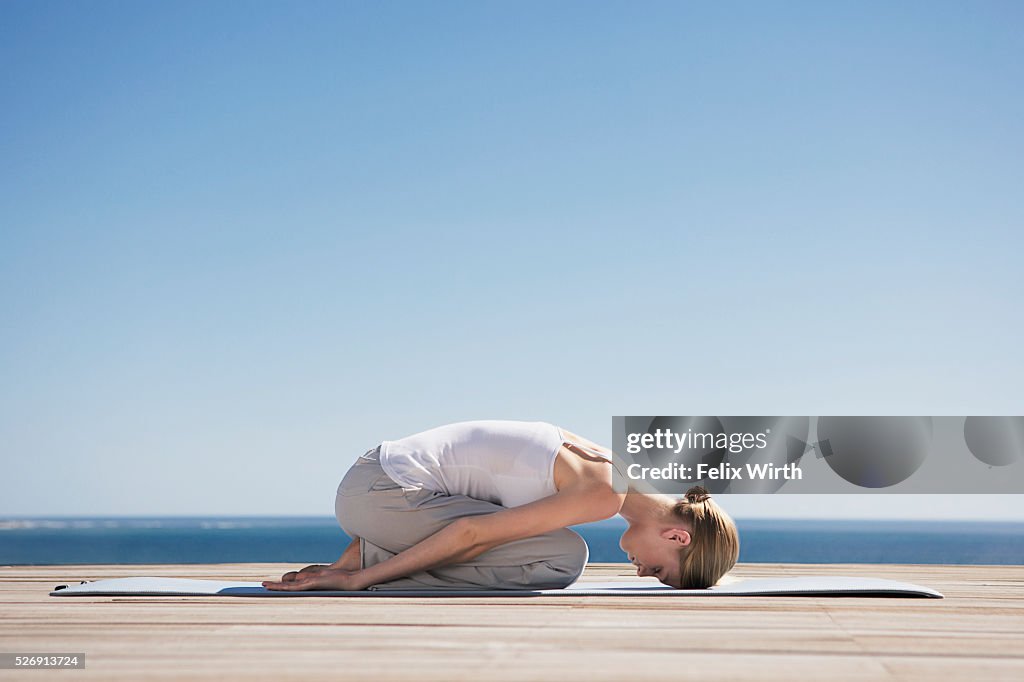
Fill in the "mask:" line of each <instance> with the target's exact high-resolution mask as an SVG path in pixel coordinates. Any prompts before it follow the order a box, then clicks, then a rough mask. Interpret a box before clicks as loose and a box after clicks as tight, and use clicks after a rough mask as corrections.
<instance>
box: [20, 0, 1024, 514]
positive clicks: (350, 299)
mask: <svg viewBox="0 0 1024 682" xmlns="http://www.w3.org/2000/svg"><path fill="white" fill-rule="evenodd" d="M1022 19H1024V5H1022V4H1021V3H1019V2H974V3H964V2H931V1H930V2H900V3H888V2H881V3H869V2H849V3H831V2H830V3H821V2H774V3H768V2H749V3H683V2H670V3H654V2H646V3H629V2H615V3H612V2H557V3H549V2H524V1H516V2H459V3H450V2H383V3H377V2H360V3H351V2H324V3H319V2H302V3H285V2H277V3H264V2H250V1H246V2H181V1H178V0H175V1H174V2H52V1H32V2H24V1H12V0H6V1H5V2H2V3H0V63H2V64H3V68H0V459H2V463H3V474H2V476H0V514H3V515H48V514H50V515H57V514H80V515H100V514H102V515H135V514H161V515H163V514H325V515H329V514H332V513H333V496H334V490H335V488H336V486H337V484H338V481H339V480H340V478H341V476H342V474H343V473H344V471H345V469H346V468H347V467H348V465H349V464H350V463H351V462H352V461H353V460H354V459H355V458H356V457H357V456H358V455H360V454H362V453H363V452H364V451H365V450H367V449H368V448H370V447H372V446H373V445H374V444H375V443H377V442H379V441H380V440H382V439H385V438H393V437H400V436H402V435H406V434H408V433H412V432H414V431H419V430H421V429H423V428H427V427H430V426H435V425H438V424H441V423H446V422H451V421H460V420H464V419H475V418H509V419H543V420H547V421H551V422H554V423H557V424H561V425H563V426H565V427H567V428H569V429H571V430H572V431H575V432H577V433H582V434H584V435H587V436H589V437H591V438H593V439H595V440H598V441H603V442H608V440H609V438H610V433H611V416H612V415H615V414H683V415H689V414H698V415H705V414H794V415H801V414H809V415H821V414H922V415H940V414H1022V408H1024V404H1022V390H1021V387H1022V385H1024V362H1022V361H1021V350H1020V349H1021V346H1022V344H1021V336H1022V332H1024V319H1022V318H1024V306H1022V305H1021V303H1020V301H1021V299H1022V298H1024V274H1022V273H1024V268H1022V267H1021V252H1022V246H1024V230H1022V228H1024V202H1022V196H1024V195H1022V192H1021V188H1022V186H1024V174H1022V171H1024V90H1022V88H1021V83H1022V82H1024V42H1022V41H1021V40H1020V34H1021V29H1022ZM731 504H732V506H731V507H729V506H728V505H727V508H731V509H732V510H733V511H734V513H736V515H738V516H747V517H751V516H758V515H767V516H780V515H799V516H829V515H852V516H858V515H874V516H878V515H882V516H897V517H900V516H905V517H915V518H918V517H921V516H940V517H959V516H961V515H968V516H974V517H981V518H1024V498H1022V496H1004V497H998V498H995V497H993V498H986V497H984V496H978V497H975V498H971V499H970V500H969V501H954V502H953V503H951V501H950V500H949V499H947V498H935V497H926V496H917V497H900V498H892V497H888V498H886V497H884V496H871V497H868V496H847V497H839V496H836V497H832V498H826V499H823V500H820V499H819V500H813V499H810V498H806V499H799V498H796V497H787V496H775V497H773V498H770V499H769V498H765V497H754V498H744V499H736V500H734V501H731Z"/></svg>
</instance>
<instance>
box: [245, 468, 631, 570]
mask: <svg viewBox="0 0 1024 682" xmlns="http://www.w3.org/2000/svg"><path fill="white" fill-rule="evenodd" d="M620 506H621V499H620V497H619V496H618V495H616V494H615V492H614V491H613V490H612V489H611V486H610V485H608V484H605V483H599V482H588V483H586V484H583V485H577V486H573V487H571V488H568V489H564V490H560V491H558V492H557V493H555V494H554V495H551V496H549V497H545V498H543V499H541V500H537V501H536V502H531V503H529V504H524V505H522V506H520V507H514V508H512V509H505V510H502V511H499V512H494V513H493V514H482V515H480V516H468V517H464V518H461V519H456V520H455V521H453V522H452V523H450V524H448V525H447V526H445V527H444V528H442V529H441V530H439V531H438V532H436V533H434V534H433V535H431V536H430V537H428V538H426V539H424V540H422V541H421V542H419V543H417V544H416V545H413V546H412V547H410V548H409V549H407V550H405V551H404V552H400V553H398V554H396V555H395V556H393V557H391V558H390V559H387V560H385V561H382V562H380V563H379V564H375V565H373V566H370V567H369V568H365V569H362V570H359V571H351V570H343V569H330V570H325V571H321V572H319V573H317V574H313V575H310V576H308V577H301V576H300V577H299V578H297V579H296V580H294V581H292V582H281V583H270V582H267V583H264V586H265V587H267V588H268V589H283V590H310V589H312V590H325V589H327V590H329V589H342V590H364V589H366V588H367V587H369V586H370V585H376V584H378V583H384V582H388V581H389V580H395V579H396V578H402V577H405V576H408V575H411V574H413V573H418V572H419V571H426V570H429V569H431V568H436V567H438V566H445V565H448V564H457V563H463V562H466V561H469V560H471V559H473V558H475V557H477V556H479V555H480V554H483V553H484V552H486V551H487V550H489V549H492V548H494V547H497V546H498V545H502V544H505V543H506V542H512V541H513V540H519V539H521V538H528V537H532V536H534V535H540V534H542V533H546V532H548V531H552V530H556V529H558V528H565V527H566V526H571V525H574V524H577V523H588V522H590V521H598V520H600V519H606V518H608V517H610V516H614V515H615V514H616V513H617V512H618V511H619V508H620Z"/></svg>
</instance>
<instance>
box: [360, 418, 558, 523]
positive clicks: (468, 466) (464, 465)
mask: <svg viewBox="0 0 1024 682" xmlns="http://www.w3.org/2000/svg"><path fill="white" fill-rule="evenodd" d="M562 442H563V438H562V432H561V430H560V429H559V428H558V427H557V426H555V425H553V424H548V423H547V422H520V421H500V420H484V421H468V422H458V423H456V424H448V425H447V426H439V427H437V428H434V429H429V430H427V431H422V432H420V433H416V434H413V435H411V436H407V437H405V438H402V439H400V440H386V441H384V442H383V443H381V448H380V465H381V468H383V469H384V472H385V473H386V474H387V475H388V476H390V477H391V478H392V479H393V480H394V481H395V482H396V483H398V484H399V485H401V486H402V487H403V488H423V489H426V490H434V491H437V492H442V493H445V494H447V495H466V496H468V497H472V498H474V499H478V500H486V501H488V502H494V503H496V504H500V505H502V506H503V507H518V506H520V505H523V504H528V503H530V502H534V501H536V500H539V499H541V498H543V497H547V496H548V495H553V494H554V493H556V492H557V489H556V488H555V475H554V467H555V457H556V455H557V454H558V450H559V448H561V446H562Z"/></svg>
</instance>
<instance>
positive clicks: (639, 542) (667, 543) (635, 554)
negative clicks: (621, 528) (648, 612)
mask: <svg viewBox="0 0 1024 682" xmlns="http://www.w3.org/2000/svg"><path fill="white" fill-rule="evenodd" d="M688 544H690V533H689V531H687V530H685V529H682V528H659V527H657V526H644V527H640V526H630V527H629V528H627V529H626V532H624V533H623V534H622V538H621V539H620V540H619V547H621V548H622V551H624V552H625V553H626V556H628V557H629V561H630V563H632V564H633V565H634V566H636V574H637V575H638V576H647V575H652V576H654V577H655V578H657V579H658V580H660V581H661V582H663V583H664V584H666V585H669V586H671V587H676V588H678V587H679V585H680V576H679V550H681V549H682V548H683V547H685V546H686V545H688Z"/></svg>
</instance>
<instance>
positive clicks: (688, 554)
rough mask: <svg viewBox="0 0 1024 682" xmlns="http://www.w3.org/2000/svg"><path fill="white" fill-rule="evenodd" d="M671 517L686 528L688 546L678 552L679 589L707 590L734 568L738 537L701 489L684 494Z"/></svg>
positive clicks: (727, 516)
mask: <svg viewBox="0 0 1024 682" xmlns="http://www.w3.org/2000/svg"><path fill="white" fill-rule="evenodd" d="M674 511H675V513H676V515H677V516H679V517H680V518H681V519H682V520H683V521H686V522H687V523H689V525H690V529H691V530H690V544H689V545H687V546H686V547H684V548H683V549H681V550H680V551H679V576H680V587H681V588H682V589H684V590H692V589H702V588H705V587H711V586H712V585H714V584H715V583H717V582H718V581H719V579H721V577H722V576H723V575H725V574H726V573H728V572H729V571H730V570H731V569H732V567H733V566H735V565H736V559H737V558H738V557H739V555H740V536H739V533H738V532H737V531H736V524H735V523H733V520H732V519H731V518H730V517H729V515H728V514H726V513H725V510H724V509H722V508H721V507H719V506H718V503H717V502H715V501H714V500H712V499H711V494H710V493H709V492H708V491H707V489H705V488H704V487H702V486H699V485H695V486H693V487H692V488H690V489H689V490H687V491H686V495H685V496H684V497H683V499H681V500H679V502H677V503H676V506H675V510H674Z"/></svg>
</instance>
